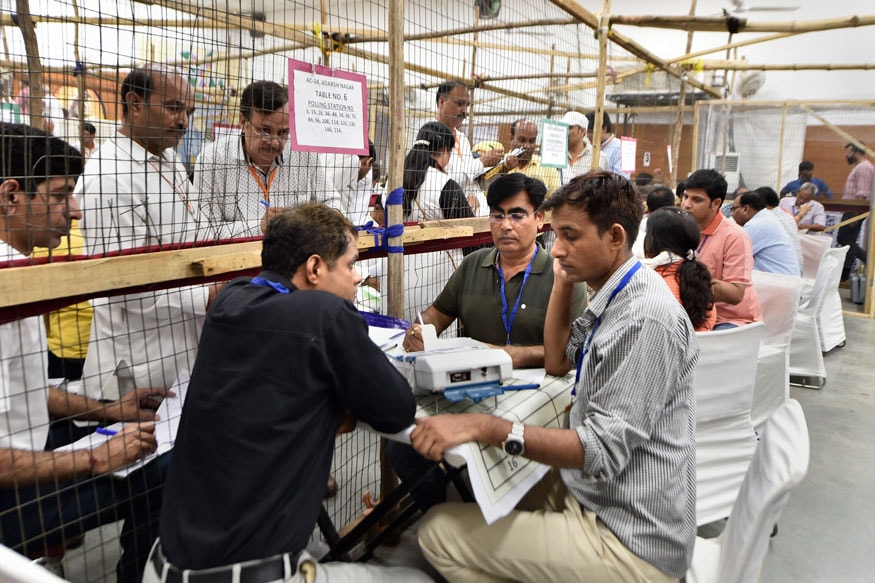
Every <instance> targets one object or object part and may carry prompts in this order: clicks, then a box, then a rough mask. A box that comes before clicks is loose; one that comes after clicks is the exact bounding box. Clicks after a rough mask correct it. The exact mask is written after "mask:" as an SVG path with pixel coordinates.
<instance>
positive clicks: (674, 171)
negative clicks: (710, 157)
mask: <svg viewBox="0 0 875 583" xmlns="http://www.w3.org/2000/svg"><path fill="white" fill-rule="evenodd" d="M695 15H696V0H691V1H690V16H695ZM692 47H693V31H690V32H688V33H687V48H686V50H685V51H684V52H685V53H689V52H690V49H692ZM686 104H687V84H686V83H684V82H683V81H682V82H681V90H680V95H678V117H677V121H676V122H675V126H674V133H673V134H672V137H671V172H670V174H669V184H671V186H672V187H674V185H675V184H677V177H678V161H679V160H680V154H681V135H682V134H683V131H684V108H685V107H686Z"/></svg>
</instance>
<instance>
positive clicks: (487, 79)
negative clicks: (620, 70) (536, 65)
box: [415, 58, 598, 89]
mask: <svg viewBox="0 0 875 583" xmlns="http://www.w3.org/2000/svg"><path fill="white" fill-rule="evenodd" d="M568 63H569V64H570V63H571V58H569V59H568ZM597 76H598V73H597V72H596V71H593V72H591V73H571V72H568V73H554V74H553V75H552V77H554V78H556V79H565V80H568V79H588V78H595V77H597ZM543 78H544V74H543V73H532V74H531V75H481V76H480V79H481V80H482V81H485V82H496V81H523V80H528V79H543ZM415 87H417V88H419V87H422V86H421V85H415ZM425 87H426V88H429V87H437V85H426V86H425ZM554 87H555V88H564V85H553V86H552V87H548V88H547V89H552V88H554Z"/></svg>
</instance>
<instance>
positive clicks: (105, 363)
mask: <svg viewBox="0 0 875 583" xmlns="http://www.w3.org/2000/svg"><path fill="white" fill-rule="evenodd" d="M120 97H121V102H122V124H121V126H119V128H118V132H117V133H116V135H115V136H114V137H113V138H111V139H110V140H107V141H106V142H104V143H103V144H102V145H101V146H100V147H99V148H98V149H97V150H96V151H95V152H94V154H93V155H92V156H91V159H90V160H89V161H88V163H87V164H86V165H85V172H84V174H83V175H82V177H81V178H80V179H79V181H78V182H77V184H76V192H75V194H76V195H77V197H78V199H79V201H80V203H81V205H82V209H83V219H82V222H81V227H82V233H83V235H84V236H85V246H86V250H87V252H88V253H89V254H91V255H94V254H104V253H106V254H136V253H141V252H143V251H145V250H150V251H151V250H165V249H170V248H173V247H176V246H179V245H184V244H191V243H193V242H195V241H196V240H197V239H199V238H201V239H202V238H204V235H205V233H204V232H203V231H201V230H200V229H201V228H202V226H203V225H202V223H201V222H200V220H199V218H200V217H199V211H198V205H197V201H196V200H194V199H193V198H192V197H191V196H190V193H189V181H188V176H187V174H186V171H185V166H183V164H182V162H181V160H180V159H179V157H178V156H177V155H176V153H175V152H174V151H173V148H174V147H175V146H176V145H177V144H178V143H179V141H180V140H181V139H182V136H183V135H184V134H185V132H186V130H187V129H188V123H189V118H190V116H191V115H192V113H193V112H194V95H193V91H192V88H191V85H190V84H189V83H188V80H187V79H186V78H185V77H183V76H182V74H181V73H180V72H179V71H177V70H174V69H170V68H166V67H162V66H160V65H151V66H146V67H142V68H135V69H132V70H131V72H130V73H129V74H128V75H127V77H125V79H124V81H123V82H122V85H121V95H120ZM211 289H212V286H203V285H194V286H187V287H181V288H173V289H168V290H162V291H149V292H144V293H133V294H125V295H120V296H114V297H111V298H97V299H95V300H93V302H92V304H93V305H94V320H93V321H92V326H91V340H90V343H89V347H88V355H87V357H86V358H85V368H84V372H83V390H84V391H85V394H86V395H88V396H89V397H92V398H96V399H113V398H117V397H118V395H119V394H124V393H125V392H127V391H128V390H130V389H131V388H132V387H134V386H140V387H164V388H169V387H170V386H171V385H172V384H173V382H174V381H175V380H176V377H177V376H178V374H179V372H180V371H181V370H183V369H185V370H191V367H192V366H193V365H194V355H195V352H196V350H197V341H198V337H199V335H200V326H201V324H202V322H203V316H204V314H205V313H206V305H207V299H208V294H209V293H210V290H211Z"/></svg>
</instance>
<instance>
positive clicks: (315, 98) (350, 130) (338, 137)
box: [289, 59, 368, 156]
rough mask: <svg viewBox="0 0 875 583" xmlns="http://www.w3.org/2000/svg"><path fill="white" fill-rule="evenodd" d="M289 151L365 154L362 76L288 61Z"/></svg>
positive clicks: (366, 125)
mask: <svg viewBox="0 0 875 583" xmlns="http://www.w3.org/2000/svg"><path fill="white" fill-rule="evenodd" d="M289 106H290V119H289V130H290V133H291V140H292V150H297V151H302V152H323V153H334V154H355V155H361V156H367V155H368V107H367V80H366V78H365V76H364V75H360V74H358V73H350V72H349V71H341V70H338V69H330V68H328V67H321V66H318V65H311V64H309V63H305V62H303V61H296V60H294V59H289Z"/></svg>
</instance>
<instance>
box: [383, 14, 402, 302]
mask: <svg viewBox="0 0 875 583" xmlns="http://www.w3.org/2000/svg"><path fill="white" fill-rule="evenodd" d="M388 18H389V56H388V59H387V60H388V62H389V64H390V67H389V165H388V166H389V167H388V174H389V177H388V180H387V183H386V184H387V189H386V190H387V192H392V191H393V190H395V189H396V188H401V186H402V184H403V179H404V146H405V135H406V133H405V126H404V123H405V122H404V67H402V66H398V65H401V64H402V63H404V0H390V1H389V14H388ZM391 64H395V66H391ZM386 215H387V224H388V225H400V224H401V223H402V222H403V220H404V218H403V216H402V215H403V212H402V209H401V206H400V205H387V206H386ZM400 244H401V241H400V237H398V238H393V239H390V241H389V245H392V246H395V245H400ZM387 273H388V294H387V304H388V305H387V308H388V309H387V313H388V315H390V316H393V317H396V318H400V317H401V316H402V314H403V313H404V256H403V255H401V254H398V253H390V254H389V256H388V258H387Z"/></svg>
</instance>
